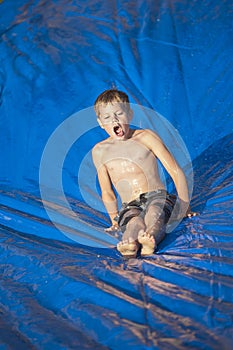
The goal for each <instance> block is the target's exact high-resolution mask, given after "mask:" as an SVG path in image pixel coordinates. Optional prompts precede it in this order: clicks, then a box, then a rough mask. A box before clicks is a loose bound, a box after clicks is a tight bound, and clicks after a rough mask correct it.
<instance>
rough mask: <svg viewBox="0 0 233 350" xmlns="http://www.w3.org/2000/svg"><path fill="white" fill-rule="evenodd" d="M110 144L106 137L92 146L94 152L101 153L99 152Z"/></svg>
mask: <svg viewBox="0 0 233 350" xmlns="http://www.w3.org/2000/svg"><path fill="white" fill-rule="evenodd" d="M108 144H109V141H108V139H105V140H103V141H100V142H98V143H97V144H96V145H95V146H94V147H93V148H92V154H99V153H102V152H103V151H104V149H105V148H106V146H107V145H108Z"/></svg>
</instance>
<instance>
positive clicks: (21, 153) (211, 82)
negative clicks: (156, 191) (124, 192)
mask: <svg viewBox="0 0 233 350" xmlns="http://www.w3.org/2000/svg"><path fill="white" fill-rule="evenodd" d="M0 18H1V22H0V33H1V42H0V59H1V64H0V128H1V129H0V130H1V137H0V149H1V161H0V166H1V169H0V170H1V171H0V184H1V187H0V248H1V262H0V268H1V279H0V298H1V299H0V349H1V350H5V349H7V350H8V349H10V350H11V349H16V350H18V349H23V350H24V349H25V350H26V349H43V350H44V349H48V350H51V349H54V350H61V349H62V350H64V349H75V350H76V349H93V350H94V349H95V350H96V349H113V350H115V349H117V350H118V349H132V350H135V349H137V350H148V349H159V350H167V349H205V350H207V349H216V350H219V349H224V350H230V349H232V346H233V335H232V334H233V272H232V271H233V269H232V267H233V259H232V253H233V228H232V227H233V210H232V209H233V204H232V203H233V157H232V155H233V138H232V132H233V113H232V111H233V108H232V90H233V84H232V81H233V45H232V37H233V27H232V23H233V16H232V2H231V1H230V0H226V1H224V0H212V1H209V0H204V1H200V0H195V1H188V0H174V1H173V0H168V1H165V0H161V1H158V0H136V1H132V0H131V1H114V0H102V1H96V0H87V1H83V0H79V1H78V0H57V1H56V0H47V1H45V0H35V1H30V0H14V1H13V0H1V1H0ZM111 87H117V88H118V89H120V90H123V91H125V92H126V93H128V95H129V97H130V101H131V103H132V105H136V106H138V105H142V106H144V107H145V108H148V109H149V110H150V111H151V110H153V111H155V112H154V117H153V115H152V116H149V117H148V114H147V113H146V114H147V115H144V116H143V115H142V116H139V117H138V120H137V126H139V127H141V126H142V127H144V125H146V126H149V127H152V128H154V129H156V127H158V123H160V124H159V125H160V127H159V129H160V131H161V130H162V134H163V135H166V131H168V134H169V135H170V136H169V141H170V142H171V145H170V147H171V149H173V150H174V149H175V150H176V152H177V154H178V155H180V154H181V153H182V152H183V154H184V156H183V158H182V157H181V158H182V159H183V160H184V164H183V165H184V166H185V165H187V164H186V163H185V160H187V161H188V163H189V167H190V164H192V169H191V170H192V171H191V173H190V171H189V172H188V173H189V174H190V179H191V180H190V183H191V185H190V186H191V188H192V187H193V195H192V209H193V210H195V211H198V212H199V215H198V216H197V217H193V218H192V219H185V220H183V221H182V222H181V223H180V224H179V225H178V226H177V227H175V229H174V230H173V231H172V232H170V233H169V234H167V236H166V238H165V240H164V241H163V242H162V243H161V245H160V246H159V249H158V251H157V252H156V254H154V255H153V256H152V257H151V258H144V259H142V258H138V259H129V260H124V259H123V258H122V257H121V256H120V254H119V253H118V252H117V250H116V248H115V245H116V243H117V241H118V237H112V236H110V235H107V234H106V233H105V232H104V228H106V227H108V225H109V219H108V217H107V215H106V212H105V211H104V208H103V206H102V203H101V200H100V195H99V187H98V182H97V180H96V173H95V169H94V166H93V163H92V161H91V156H90V154H91V148H92V147H93V145H94V144H95V143H96V142H98V141H100V140H101V139H103V138H104V137H106V135H105V133H104V131H103V130H102V129H100V128H99V127H98V124H97V123H96V120H95V115H94V112H93V108H92V106H93V103H94V101H95V99H96V97H97V96H98V94H100V93H101V92H102V91H103V90H105V89H108V88H111ZM152 114H153V113H152ZM171 135H173V136H171ZM175 136H177V137H179V138H180V141H179V145H177V144H176V142H175V139H176V138H174V137H175ZM165 137H167V136H165ZM172 140H173V141H174V144H173V143H172V142H173V141H172ZM180 144H182V145H183V146H182V147H181V151H180V148H179V147H180ZM184 149H185V150H184ZM182 159H181V160H182ZM190 160H191V161H192V163H190ZM168 186H170V184H169V185H168Z"/></svg>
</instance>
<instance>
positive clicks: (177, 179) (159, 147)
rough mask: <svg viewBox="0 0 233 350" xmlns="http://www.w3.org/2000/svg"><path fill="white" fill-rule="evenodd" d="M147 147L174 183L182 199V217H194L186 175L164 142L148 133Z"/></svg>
mask: <svg viewBox="0 0 233 350" xmlns="http://www.w3.org/2000/svg"><path fill="white" fill-rule="evenodd" d="M146 143H147V145H146V146H147V147H149V149H151V151H152V152H153V153H154V155H155V156H156V157H157V158H158V159H159V160H160V161H161V163H162V164H163V166H164V168H165V169H166V170H167V172H168V174H169V175H170V176H171V178H172V180H173V181H174V184H175V187H176V190H177V194H178V197H179V199H180V215H181V216H186V215H188V216H192V213H191V209H190V206H189V203H190V198H189V192H188V185H187V181H186V177H185V174H184V172H183V170H182V169H181V168H180V166H179V165H178V163H177V162H176V160H175V159H174V157H173V156H172V155H171V153H170V152H169V151H168V149H167V147H166V146H165V145H164V143H163V142H162V140H161V139H160V138H159V137H158V136H157V135H156V134H154V133H153V132H150V131H148V133H147V137H146ZM194 215H195V214H194Z"/></svg>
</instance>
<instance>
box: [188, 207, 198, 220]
mask: <svg viewBox="0 0 233 350" xmlns="http://www.w3.org/2000/svg"><path fill="white" fill-rule="evenodd" d="M197 215H198V213H196V212H194V211H192V210H191V208H190V206H189V207H188V210H187V212H186V215H185V216H186V217H188V218H192V217H193V216H197Z"/></svg>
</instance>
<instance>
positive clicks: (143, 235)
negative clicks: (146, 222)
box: [138, 231, 157, 256]
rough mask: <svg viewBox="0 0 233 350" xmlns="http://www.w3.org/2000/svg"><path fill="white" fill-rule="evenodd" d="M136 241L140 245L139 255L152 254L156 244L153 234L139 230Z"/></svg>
mask: <svg viewBox="0 0 233 350" xmlns="http://www.w3.org/2000/svg"><path fill="white" fill-rule="evenodd" d="M138 242H139V243H140V244H141V245H142V249H141V256H149V255H152V254H154V251H155V248H156V247H157V245H156V242H155V239H154V237H153V236H151V235H150V234H149V233H147V232H144V231H140V232H139V234H138Z"/></svg>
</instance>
